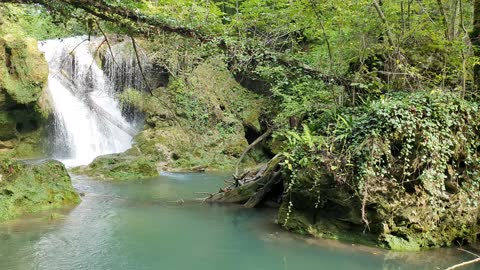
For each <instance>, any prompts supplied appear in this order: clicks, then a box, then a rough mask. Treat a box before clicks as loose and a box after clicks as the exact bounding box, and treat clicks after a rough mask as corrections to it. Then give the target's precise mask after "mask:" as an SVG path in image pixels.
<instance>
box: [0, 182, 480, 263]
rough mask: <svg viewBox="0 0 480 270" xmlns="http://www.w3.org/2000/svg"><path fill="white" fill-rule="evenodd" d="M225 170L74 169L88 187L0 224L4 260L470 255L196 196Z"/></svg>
mask: <svg viewBox="0 0 480 270" xmlns="http://www.w3.org/2000/svg"><path fill="white" fill-rule="evenodd" d="M225 176H226V175H214V174H163V175H162V176H160V177H157V178H153V179H147V180H141V181H136V182H121V183H118V182H105V181H93V180H91V179H88V178H86V177H80V176H74V177H73V178H74V186H75V188H76V189H77V190H78V191H79V192H82V193H85V196H83V198H82V203H81V204H80V205H78V206H77V207H75V208H73V209H66V210H61V211H52V212H46V213H42V214H38V215H30V216H26V217H24V218H22V219H19V220H16V221H12V222H9V223H5V224H2V225H0V241H1V242H0V243H1V245H0V269H7V270H10V269H11V270H17V269H22V270H23V269H48V270H55V269H102V270H103V269H115V270H116V269H196V270H202V269H242V270H244V269H295V270H298V269H360V270H361V269H385V270H387V269H388V270H390V269H444V268H446V267H447V266H449V265H452V264H455V263H458V262H461V261H464V260H468V259H471V256H470V255H468V254H466V253H463V252H460V251H458V250H456V249H440V250H434V251H428V252H421V253H395V252H388V251H385V250H380V249H376V248H372V247H365V246H359V245H353V244H349V243H341V242H338V241H331V240H319V239H312V238H308V237H302V236H297V235H294V234H290V233H287V232H285V231H283V230H282V229H281V228H280V227H279V226H277V225H276V224H275V218H276V211H275V210H274V209H256V210H247V209H244V208H243V207H241V206H237V205H230V206H225V205H216V204H212V205H209V204H202V203H200V202H197V201H195V199H196V198H197V197H199V196H201V195H197V194H195V192H202V191H211V190H216V189H218V188H219V187H221V186H222V185H223V179H224V178H225ZM179 201H181V203H179ZM464 269H478V267H477V268H475V266H472V267H470V268H464Z"/></svg>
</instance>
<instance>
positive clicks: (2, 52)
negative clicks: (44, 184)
mask: <svg viewBox="0 0 480 270" xmlns="http://www.w3.org/2000/svg"><path fill="white" fill-rule="evenodd" d="M3 27H4V26H3ZM0 30H1V29H0ZM0 33H2V31H0ZM47 78H48V66H47V63H46V60H45V58H44V57H43V54H42V53H40V52H39V50H38V47H37V41H36V40H34V39H32V38H27V37H24V36H23V35H22V33H15V34H12V33H8V34H5V35H3V36H2V35H0V156H14V157H19V158H30V157H38V156H41V155H42V151H43V147H42V141H43V140H42V138H43V136H44V134H43V128H42V126H43V123H44V122H45V120H46V118H47V117H48V114H49V111H50V109H49V106H48V102H47V98H46V92H45V86H46V84H47Z"/></svg>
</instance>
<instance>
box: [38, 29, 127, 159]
mask: <svg viewBox="0 0 480 270" xmlns="http://www.w3.org/2000/svg"><path fill="white" fill-rule="evenodd" d="M102 40H103V39H100V38H90V40H88V39H87V37H72V38H66V39H61V40H60V39H56V40H47V41H41V42H39V48H40V50H41V51H42V52H44V53H45V58H46V59H47V62H48V66H49V70H50V73H49V77H48V94H49V98H50V103H51V105H52V108H53V116H54V117H53V118H54V120H53V125H52V126H53V127H52V129H53V130H52V133H53V135H52V138H51V140H50V141H51V142H50V143H51V145H52V147H51V148H52V156H53V158H56V159H59V160H61V161H62V162H64V163H65V164H66V165H67V166H79V165H86V164H88V163H90V162H91V161H92V160H93V159H94V158H95V157H97V156H100V155H105V154H111V153H119V152H123V151H125V150H127V149H128V148H130V147H131V143H132V137H133V136H134V135H135V132H136V131H135V128H134V127H133V126H134V125H133V124H132V123H130V122H128V121H127V120H126V119H125V117H124V116H123V115H122V112H121V107H120V104H119V103H118V101H117V100H116V99H115V92H116V91H115V90H116V89H115V87H114V83H112V81H111V80H110V79H109V78H108V77H107V76H106V75H105V74H104V71H103V70H102V69H101V68H100V67H99V65H98V64H97V61H96V58H95V55H96V54H97V53H98V47H99V46H100V44H101V43H102ZM106 68H108V69H110V70H111V69H112V67H106Z"/></svg>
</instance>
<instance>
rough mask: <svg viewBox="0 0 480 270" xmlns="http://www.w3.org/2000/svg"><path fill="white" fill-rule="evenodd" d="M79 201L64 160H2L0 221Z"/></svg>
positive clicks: (0, 172) (0, 164) (0, 162)
mask: <svg viewBox="0 0 480 270" xmlns="http://www.w3.org/2000/svg"><path fill="white" fill-rule="evenodd" d="M79 202H80V197H79V195H78V194H77V193H76V192H75V190H74V189H73V186H72V182H71V179H70V176H69V175H68V172H67V170H66V169H65V167H64V166H63V164H62V163H60V162H58V161H54V160H48V161H42V162H40V163H36V164H27V163H23V162H19V161H11V160H8V159H1V160H0V222H1V221H5V220H9V219H14V218H16V217H19V216H21V215H23V214H28V213H34V212H39V211H44V210H49V209H55V208H62V207H66V206H72V205H75V204H77V203H79Z"/></svg>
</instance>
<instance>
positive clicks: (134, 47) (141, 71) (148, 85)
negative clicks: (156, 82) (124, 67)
mask: <svg viewBox="0 0 480 270" xmlns="http://www.w3.org/2000/svg"><path fill="white" fill-rule="evenodd" d="M130 39H131V40H132V45H133V50H134V51H135V56H136V58H137V64H138V68H139V69H140V73H141V74H142V78H143V81H145V84H146V85H147V88H148V92H150V93H151V94H152V95H153V93H152V90H153V89H152V88H151V87H150V83H149V82H148V80H147V77H146V76H145V73H144V72H143V67H142V63H141V62H140V56H139V55H138V50H137V43H136V42H135V39H134V38H133V36H130Z"/></svg>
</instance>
